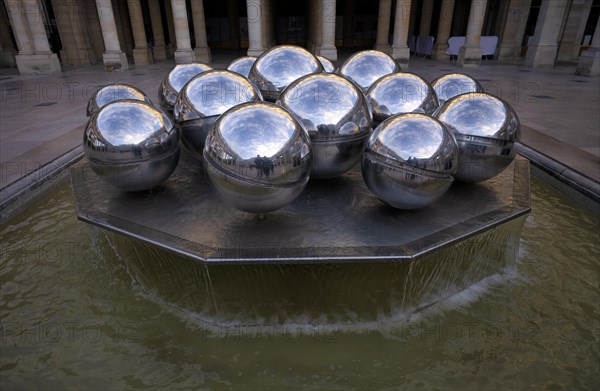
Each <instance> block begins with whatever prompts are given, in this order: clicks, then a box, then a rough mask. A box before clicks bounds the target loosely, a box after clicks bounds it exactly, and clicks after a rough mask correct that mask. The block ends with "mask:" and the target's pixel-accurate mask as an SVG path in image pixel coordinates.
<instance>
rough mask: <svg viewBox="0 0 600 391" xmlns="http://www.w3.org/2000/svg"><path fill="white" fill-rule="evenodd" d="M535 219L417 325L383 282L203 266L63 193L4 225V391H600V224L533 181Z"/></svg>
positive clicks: (357, 273)
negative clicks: (514, 244)
mask: <svg viewBox="0 0 600 391" xmlns="http://www.w3.org/2000/svg"><path fill="white" fill-rule="evenodd" d="M532 209H533V210H532V213H531V214H530V215H529V216H528V217H527V219H526V221H525V225H524V228H523V231H522V235H521V239H520V248H519V253H518V257H517V260H516V262H514V263H511V264H509V265H508V266H505V267H502V268H498V269H497V270H496V271H495V272H494V273H492V274H490V275H489V276H487V277H486V278H484V279H483V280H481V281H478V282H476V283H473V284H472V285H470V286H469V287H468V288H467V289H465V290H462V291H460V292H459V293H456V294H454V295H452V296H451V297H449V298H446V299H444V300H442V301H438V302H435V304H432V305H429V306H427V307H426V308H420V309H419V311H417V312H415V311H414V308H413V310H410V311H409V310H407V308H408V307H410V306H408V307H407V305H406V303H403V302H398V301H397V300H396V298H398V297H406V294H405V293H403V294H402V293H401V294H397V293H398V292H389V290H390V289H393V287H394V286H396V285H394V283H393V281H394V278H396V277H397V274H400V273H401V272H402V271H401V270H400V269H394V266H389V265H388V266H381V267H380V266H359V265H354V266H327V267H318V266H317V267H301V266H299V267H296V268H293V267H292V268H279V267H270V268H260V267H240V266H235V267H232V266H230V267H229V269H224V268H222V267H213V266H210V267H208V268H206V267H204V266H203V265H199V264H197V263H194V262H192V261H190V260H187V259H183V258H176V257H173V256H171V255H169V254H166V253H164V252H162V251H157V250H154V249H152V248H149V247H148V246H145V245H141V244H139V243H133V242H131V241H129V240H127V239H124V238H121V237H118V236H117V235H114V234H111V233H107V232H105V231H103V230H101V229H98V228H94V227H92V226H89V225H87V224H84V223H81V222H78V221H77V219H76V216H75V208H74V205H73V197H72V194H71V189H70V185H69V184H68V183H64V184H63V185H61V186H60V187H59V188H58V189H57V190H55V191H52V192H50V193H49V194H47V195H46V196H45V197H44V198H43V199H42V200H40V201H39V202H37V203H36V204H35V205H34V206H32V207H31V208H29V209H28V210H27V211H25V212H24V213H23V214H21V215H19V216H17V218H15V219H14V220H12V221H9V222H8V223H6V224H4V225H3V226H2V230H1V245H2V253H1V255H2V258H1V264H0V282H1V287H0V292H1V295H0V322H1V329H0V331H1V334H2V335H1V341H0V347H1V354H0V377H1V380H0V387H1V388H2V389H3V390H4V389H14V388H20V389H34V388H37V389H64V388H71V389H82V388H86V389H89V388H92V389H129V388H151V389H154V388H176V387H179V388H181V387H190V388H194V389H203V388H205V389H326V390H335V389H395V388H408V389H432V388H442V389H473V390H480V389H511V390H512V389H531V388H541V389H553V390H560V389H593V390H596V389H598V388H599V387H600V370H599V363H600V357H599V350H600V348H599V346H600V344H599V341H600V309H599V304H598V303H599V302H600V300H599V299H600V297H599V295H600V293H599V281H600V276H599V274H600V266H599V257H598V254H599V251H598V242H599V240H598V239H599V237H598V236H599V234H598V232H600V229H599V228H600V227H599V221H598V216H594V215H592V214H590V213H589V212H588V211H587V210H584V209H582V208H580V207H579V206H578V205H575V204H573V203H572V202H570V201H569V200H568V199H567V198H565V197H563V196H562V195H561V194H560V193H558V192H556V191H555V190H553V189H551V188H550V187H548V186H547V185H545V184H544V183H542V182H540V181H538V180H536V179H535V178H534V179H533V180H532ZM499 234H502V232H500V233H499ZM465 251H467V252H466V254H468V249H467V250H465ZM465 256H468V255H465ZM439 264H440V265H442V264H443V259H442V260H441V262H440V263H439ZM461 267H462V268H463V270H462V272H465V273H467V271H466V268H468V266H461ZM461 267H453V268H443V267H438V266H436V276H435V278H436V279H439V280H440V281H441V280H444V279H445V278H446V277H447V276H446V277H445V276H444V275H443V274H444V273H446V274H448V275H450V274H452V277H453V278H454V277H456V274H460V273H461ZM232 268H233V269H232ZM382 268H383V269H382ZM438 270H439V273H438V272H437V271H438ZM393 272H395V273H393ZM411 272H412V273H415V275H419V274H418V273H417V272H416V271H414V270H413V271H411ZM422 275H425V274H423V273H422V274H421V276H422ZM332 276H335V281H332V280H331V278H332ZM294 281H295V283H294ZM298 281H300V282H298ZM378 281H381V284H380V287H379V288H378V285H377V282H378ZM419 281H420V280H419ZM367 285H368V288H365V286H367ZM303 287H305V288H303ZM390 287H392V288H390ZM410 289H416V288H410ZM274 292H275V293H277V292H281V293H282V294H281V295H280V296H279V295H278V297H277V298H275V299H274V300H273V301H269V300H265V301H263V302H262V303H263V304H261V303H254V305H252V304H251V303H253V299H254V298H261V297H262V298H263V299H264V298H266V297H271V296H272V295H273V294H274ZM357 292H359V293H360V292H364V294H362V295H361V294H357ZM356 298H360V299H356ZM264 302H266V303H268V304H269V305H268V306H267V305H266V304H264ZM413 307H414V306H413ZM357 308H358V310H357ZM410 308H412V307H410Z"/></svg>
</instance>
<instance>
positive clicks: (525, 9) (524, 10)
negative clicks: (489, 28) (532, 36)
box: [515, 0, 531, 57]
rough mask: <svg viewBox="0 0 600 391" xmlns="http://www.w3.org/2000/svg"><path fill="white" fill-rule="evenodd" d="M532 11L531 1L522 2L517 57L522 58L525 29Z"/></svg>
mask: <svg viewBox="0 0 600 391" xmlns="http://www.w3.org/2000/svg"><path fill="white" fill-rule="evenodd" d="M530 9H531V0H522V1H521V3H520V7H519V24H518V26H517V36H516V38H515V50H516V54H515V55H516V56H517V57H521V48H522V47H523V38H524V37H525V28H526V27H527V19H529V11H530Z"/></svg>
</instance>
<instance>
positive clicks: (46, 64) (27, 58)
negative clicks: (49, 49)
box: [15, 53, 62, 75]
mask: <svg viewBox="0 0 600 391" xmlns="http://www.w3.org/2000/svg"><path fill="white" fill-rule="evenodd" d="M15 62H16V63H17V68H19V74H21V75H54V74H57V73H61V72H62V70H61V68H60V62H59V61H58V56H57V55H56V54H54V53H47V54H17V55H16V56H15Z"/></svg>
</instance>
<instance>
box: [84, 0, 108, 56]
mask: <svg viewBox="0 0 600 391" xmlns="http://www.w3.org/2000/svg"><path fill="white" fill-rule="evenodd" d="M83 4H84V7H85V17H84V19H83V20H84V21H85V22H86V23H87V28H88V35H89V37H90V44H91V46H92V50H93V52H94V62H100V61H102V55H103V54H104V51H105V49H104V41H103V40H102V28H101V27H100V19H99V18H98V9H97V8H96V2H95V1H86V2H84V3H83Z"/></svg>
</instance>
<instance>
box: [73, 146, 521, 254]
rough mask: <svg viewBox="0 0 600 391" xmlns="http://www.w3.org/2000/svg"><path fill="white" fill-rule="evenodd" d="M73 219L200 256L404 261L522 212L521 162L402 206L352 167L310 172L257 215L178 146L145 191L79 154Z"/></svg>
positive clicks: (177, 251) (519, 160) (358, 168)
mask: <svg viewBox="0 0 600 391" xmlns="http://www.w3.org/2000/svg"><path fill="white" fill-rule="evenodd" d="M71 181H72V184H73V191H74V194H75V202H76V208H77V215H78V217H79V219H81V220H83V221H86V222H89V223H91V224H94V225H97V226H100V227H103V228H106V229H109V230H112V231H115V232H117V233H121V234H123V235H126V236H129V237H133V238H136V239H140V240H143V241H145V242H148V243H151V244H154V245H157V246H160V247H162V248H165V249H167V250H170V251H173V252H176V253H179V254H183V255H186V256H189V257H192V258H194V259H197V260H200V261H202V262H207V263H236V264H238V263H255V264H256V263H312V262H324V263H336V262H369V261H402V260H410V259H412V258H414V257H418V256H420V255H423V254H425V253H428V252H430V251H432V250H435V249H437V248H440V247H444V246H448V245H450V244H452V243H455V242H457V241H460V240H463V239H465V238H467V237H470V236H471V235H475V234H477V233H480V232H482V231H485V230H488V229H490V228H492V227H494V226H496V225H498V224H502V223H503V222H506V221H509V220H512V219H514V218H516V217H518V216H521V215H523V214H526V213H528V212H529V210H530V206H529V161H528V160H527V159H525V158H523V157H521V156H517V158H516V159H515V161H514V162H513V163H512V164H511V165H510V166H509V167H508V168H507V169H506V170H505V171H504V172H503V173H502V174H500V175H499V176H497V177H496V178H494V179H492V180H489V181H486V182H483V183H480V184H477V185H469V184H464V183H458V182H455V183H454V184H453V185H452V186H451V188H450V190H449V191H448V192H447V193H446V194H445V195H444V196H443V197H442V198H441V199H440V200H438V201H437V202H436V203H434V204H432V205H430V206H429V207H426V208H423V209H419V210H413V211H403V210H396V209H394V208H392V207H390V206H387V205H386V204H384V203H383V202H381V201H380V200H379V199H377V198H376V197H375V196H374V195H373V194H372V193H371V192H370V191H369V189H368V188H367V187H366V185H365V184H364V182H363V179H362V176H361V173H360V167H359V166H357V167H355V168H354V169H353V170H352V171H351V172H350V173H348V174H346V175H344V176H342V177H341V178H336V179H330V180H311V181H310V182H309V184H308V186H307V187H306V189H305V190H304V192H303V193H302V194H301V195H300V196H299V197H298V198H297V199H296V200H295V201H294V202H293V203H292V204H290V205H288V206H287V207H285V208H283V209H280V210H278V211H276V212H273V213H270V214H268V215H266V217H265V218H264V219H259V218H258V217H257V216H255V215H252V214H248V213H244V212H240V211H238V210H235V209H233V208H231V207H229V206H228V205H226V204H224V203H222V202H221V201H220V200H219V199H218V197H217V194H216V193H215V191H214V189H213V187H212V185H211V183H210V182H209V180H208V178H207V176H206V175H205V174H204V170H203V168H202V167H201V165H200V163H198V162H197V161H195V160H194V159H193V158H192V157H191V156H189V155H187V154H186V153H183V154H182V159H181V160H180V162H179V165H178V167H177V169H176V170H175V172H174V173H173V175H172V176H171V177H170V178H169V179H168V180H167V181H166V182H165V183H164V184H163V185H162V186H160V187H158V188H156V189H154V190H152V191H147V192H138V193H126V192H122V191H120V190H118V189H116V188H114V187H112V186H111V185H109V184H107V183H105V182H103V181H101V180H100V179H99V178H98V176H96V174H95V173H94V172H93V171H92V169H91V167H90V166H89V163H88V161H87V160H86V159H83V160H82V161H80V162H79V163H78V164H76V165H75V166H74V167H73V168H72V171H71Z"/></svg>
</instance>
